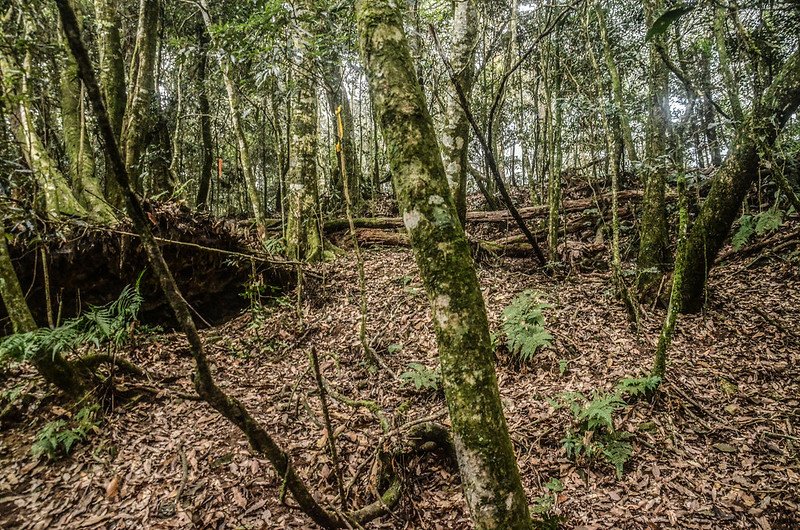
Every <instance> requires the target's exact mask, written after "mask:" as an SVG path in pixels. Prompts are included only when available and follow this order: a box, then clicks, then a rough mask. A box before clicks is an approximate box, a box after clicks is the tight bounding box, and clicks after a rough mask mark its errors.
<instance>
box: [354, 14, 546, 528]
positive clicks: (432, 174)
mask: <svg viewBox="0 0 800 530" xmlns="http://www.w3.org/2000/svg"><path fill="white" fill-rule="evenodd" d="M356 18H357V23H358V30H359V38H360V45H361V52H362V57H363V61H364V65H365V67H366V73H367V79H368V81H369V85H370V93H371V95H372V101H373V105H374V106H375V110H376V113H377V115H378V120H379V123H380V126H381V129H382V131H383V137H384V139H385V141H386V147H387V152H388V158H389V163H390V166H391V172H392V175H393V179H394V186H395V190H396V192H397V197H398V203H399V205H400V210H401V212H402V215H403V220H404V222H405V226H406V228H407V230H408V232H409V236H410V239H411V244H412V247H413V249H414V254H415V257H416V261H417V264H418V265H419V268H420V273H421V276H422V279H423V283H424V285H425V289H426V291H427V293H428V297H429V299H430V301H431V307H432V311H433V322H434V326H435V329H436V337H437V343H438V345H439V356H440V361H441V366H442V378H443V382H444V389H445V395H446V397H447V403H448V408H449V411H450V419H451V422H452V430H453V443H454V446H455V449H456V453H457V455H458V463H459V469H460V471H461V478H462V482H463V488H464V492H465V496H466V499H467V503H468V504H469V507H470V510H471V513H472V518H473V520H474V522H475V525H476V527H477V528H480V529H484V528H497V529H500V528H502V529H515V528H526V529H527V528H530V527H531V520H530V516H529V514H528V505H527V501H526V499H525V493H524V491H523V489H522V482H521V480H520V475H519V470H518V468H517V463H516V459H515V457H514V451H513V447H512V445H511V438H510V436H509V434H508V427H507V425H506V421H505V417H504V415H503V408H502V404H501V401H500V393H499V389H498V386H497V378H496V374H495V370H494V359H493V353H492V349H491V343H490V340H489V325H488V321H487V317H486V310H485V307H484V303H483V297H482V295H481V291H480V286H479V283H478V279H477V276H476V273H475V268H474V265H473V262H472V259H471V257H470V249H469V244H468V242H467V240H466V238H465V235H464V231H463V228H462V227H461V223H460V222H459V220H458V216H457V213H456V209H455V205H454V203H453V199H452V195H451V193H450V190H449V187H448V183H447V178H446V175H445V171H444V166H443V164H442V158H441V154H440V152H439V147H438V144H437V139H436V133H435V131H434V128H433V122H432V120H431V117H430V115H429V114H428V110H427V105H426V103H425V98H424V96H423V94H422V90H421V88H420V86H419V82H418V80H417V78H416V76H415V69H414V65H413V61H412V59H411V54H410V52H409V47H408V42H407V39H406V36H405V32H404V29H403V21H402V17H401V14H400V6H399V5H398V2H394V1H390V0H382V1H374V0H359V1H357V2H356Z"/></svg>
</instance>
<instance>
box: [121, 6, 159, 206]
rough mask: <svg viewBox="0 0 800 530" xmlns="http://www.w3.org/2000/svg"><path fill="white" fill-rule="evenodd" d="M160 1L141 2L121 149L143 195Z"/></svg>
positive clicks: (152, 103) (152, 101)
mask: <svg viewBox="0 0 800 530" xmlns="http://www.w3.org/2000/svg"><path fill="white" fill-rule="evenodd" d="M158 6H159V0H141V1H140V3H139V25H138V28H137V30H136V43H135V49H134V53H133V57H132V60H131V68H130V70H129V72H128V75H129V79H130V85H131V90H130V99H129V100H128V106H127V108H126V109H125V120H124V123H123V128H122V146H123V147H124V151H123V152H124V154H125V164H126V165H127V167H128V173H129V174H130V176H131V182H132V183H133V184H134V187H135V189H136V190H137V191H138V192H139V193H142V191H143V190H144V183H143V182H142V173H143V169H144V168H143V167H142V162H143V158H144V153H145V151H146V150H147V139H148V137H149V136H150V130H151V128H152V127H153V124H154V123H155V120H154V114H153V110H154V109H153V106H154V102H155V90H156V85H155V83H156V81H155V70H156V49H157V47H158V9H159V7H158Z"/></svg>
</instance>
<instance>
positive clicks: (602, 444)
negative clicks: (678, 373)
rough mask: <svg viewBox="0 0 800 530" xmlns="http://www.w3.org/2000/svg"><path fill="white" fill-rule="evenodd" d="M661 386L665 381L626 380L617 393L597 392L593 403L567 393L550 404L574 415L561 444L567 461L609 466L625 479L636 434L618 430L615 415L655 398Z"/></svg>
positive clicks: (582, 397) (592, 398) (616, 387)
mask: <svg viewBox="0 0 800 530" xmlns="http://www.w3.org/2000/svg"><path fill="white" fill-rule="evenodd" d="M660 383H661V378H659V377H655V376H649V377H638V378H625V379H622V380H621V381H620V382H619V383H618V384H617V385H616V386H615V387H614V391H613V392H594V393H593V394H592V397H591V399H589V398H588V397H586V395H584V394H582V393H580V392H564V393H562V394H560V395H559V396H558V397H557V398H556V399H554V400H548V401H549V402H550V404H551V405H552V406H553V408H554V409H556V410H559V409H562V408H567V409H568V410H569V411H570V413H571V414H572V425H571V426H570V427H568V428H567V431H566V434H565V436H564V438H563V439H562V440H561V443H562V447H563V448H564V452H565V453H566V455H567V458H571V459H573V460H575V461H576V462H580V461H588V462H592V461H598V460H599V461H602V462H605V463H606V464H608V465H610V466H612V467H613V468H614V470H615V471H616V474H617V478H622V474H623V471H624V467H625V463H626V462H628V460H630V458H631V456H633V445H632V444H631V442H630V440H631V439H632V438H633V434H632V433H630V432H628V431H625V430H621V429H618V428H617V427H615V425H614V418H615V415H616V414H617V413H618V412H619V411H620V410H622V409H624V408H626V407H628V406H630V404H632V403H633V402H634V401H635V400H637V399H640V398H643V397H645V396H648V395H652V393H653V392H655V390H656V389H657V388H658V385H659V384H660ZM625 398H627V401H626V399H625Z"/></svg>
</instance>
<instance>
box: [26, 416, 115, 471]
mask: <svg viewBox="0 0 800 530" xmlns="http://www.w3.org/2000/svg"><path fill="white" fill-rule="evenodd" d="M98 411H99V406H98V405H91V406H87V407H83V408H82V409H80V410H79V411H78V412H77V414H75V416H74V417H72V418H71V419H69V420H64V419H60V420H55V421H51V422H49V423H47V424H45V426H44V427H42V428H41V429H40V430H39V432H38V433H37V434H36V441H35V442H34V443H33V446H32V447H31V451H32V452H33V455H34V456H36V457H37V458H38V457H42V456H45V457H47V459H48V460H56V459H57V458H59V457H61V456H68V455H69V454H70V453H71V452H72V449H74V447H75V445H76V444H77V443H79V442H82V441H84V440H86V439H87V438H88V437H89V436H90V435H91V434H93V433H95V432H99V431H100V423H99V421H98V420H97V417H98Z"/></svg>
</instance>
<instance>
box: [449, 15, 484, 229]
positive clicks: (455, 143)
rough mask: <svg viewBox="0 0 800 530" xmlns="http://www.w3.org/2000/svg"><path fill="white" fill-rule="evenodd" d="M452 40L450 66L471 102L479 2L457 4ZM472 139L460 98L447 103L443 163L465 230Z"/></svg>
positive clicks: (453, 98)
mask: <svg viewBox="0 0 800 530" xmlns="http://www.w3.org/2000/svg"><path fill="white" fill-rule="evenodd" d="M452 40H453V47H452V50H451V52H450V64H451V65H452V67H453V70H454V71H455V79H456V82H458V83H459V85H461V89H462V90H463V91H464V95H465V96H466V97H467V98H469V97H470V94H471V93H472V85H473V83H474V80H475V48H476V45H477V41H478V13H477V6H476V4H475V0H457V1H456V2H455V12H454V14H453V30H452ZM469 137H470V126H469V121H468V120H467V116H466V113H465V112H464V109H462V108H461V105H460V103H459V101H458V98H456V97H455V95H454V96H452V97H451V98H449V99H448V100H447V110H446V115H445V125H444V130H443V131H442V159H443V161H444V170H445V173H446V175H447V182H448V184H449V185H450V191H451V192H452V194H453V199H454V201H455V204H456V211H457V212H458V218H459V220H460V221H461V224H462V226H466V220H467V174H468V173H469V156H468V155H469Z"/></svg>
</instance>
